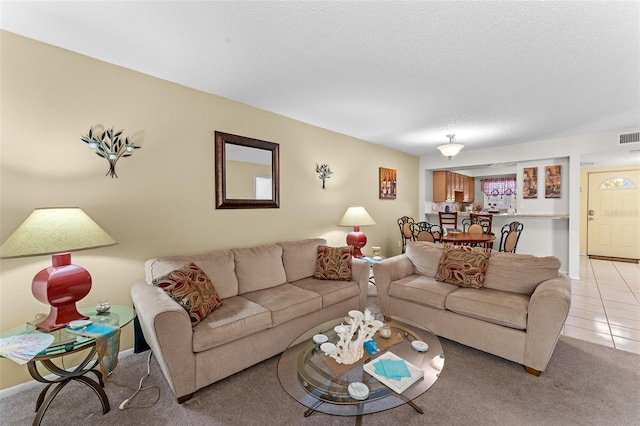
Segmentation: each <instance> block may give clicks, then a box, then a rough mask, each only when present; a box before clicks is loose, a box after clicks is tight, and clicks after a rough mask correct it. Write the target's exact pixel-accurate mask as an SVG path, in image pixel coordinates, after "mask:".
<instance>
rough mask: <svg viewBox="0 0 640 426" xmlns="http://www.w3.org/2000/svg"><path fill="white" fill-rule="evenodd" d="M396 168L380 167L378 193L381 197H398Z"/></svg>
mask: <svg viewBox="0 0 640 426" xmlns="http://www.w3.org/2000/svg"><path fill="white" fill-rule="evenodd" d="M396 178H397V176H396V170H395V169H385V168H384V167H380V176H379V182H380V183H379V191H378V194H379V196H380V198H385V199H391V200H395V199H396V190H397V181H396Z"/></svg>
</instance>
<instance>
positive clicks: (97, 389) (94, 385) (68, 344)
mask: <svg viewBox="0 0 640 426" xmlns="http://www.w3.org/2000/svg"><path fill="white" fill-rule="evenodd" d="M79 311H80V313H81V314H83V315H86V316H88V317H89V319H90V320H91V321H92V323H93V324H100V325H110V326H113V327H119V328H122V327H124V326H125V325H127V324H129V323H130V322H131V321H133V317H134V312H133V308H131V307H129V306H123V305H111V308H110V309H109V311H108V312H105V313H98V312H97V311H96V309H95V307H92V308H81V309H79ZM38 321H39V320H36V319H34V320H32V322H27V323H25V324H23V325H20V326H18V327H15V328H13V329H11V330H8V331H6V332H3V333H1V334H0V337H11V336H18V335H23V334H33V333H42V334H48V335H50V336H53V337H54V340H53V342H52V343H51V345H49V347H47V348H46V349H44V350H42V351H41V352H40V353H39V354H38V355H36V356H35V358H33V359H32V360H30V361H29V362H28V363H27V368H28V370H29V374H31V377H33V378H34V379H35V380H37V381H38V382H41V383H46V384H47V386H45V388H44V389H43V390H42V392H40V395H39V396H38V400H37V401H36V417H35V419H34V420H33V425H34V426H37V425H39V424H40V422H41V421H42V417H43V416H44V413H45V412H46V411H47V408H49V405H50V404H51V401H53V399H54V398H55V397H56V395H57V394H58V393H59V392H60V391H61V390H62V388H63V387H64V386H65V385H66V384H67V383H69V382H70V381H72V380H75V381H78V382H80V383H83V384H85V385H87V386H88V387H89V388H90V389H91V390H93V391H94V393H95V394H96V395H97V396H98V398H99V399H100V402H101V404H102V414H106V413H107V412H108V411H109V409H110V406H109V398H108V397H107V394H106V393H105V392H104V389H103V388H104V381H103V380H102V373H101V372H100V370H98V369H96V367H97V365H98V364H99V361H98V360H97V359H94V356H95V355H96V352H97V346H96V339H95V338H94V337H90V336H86V335H85V336H83V335H80V334H77V333H72V332H71V331H69V330H68V329H66V328H62V329H59V330H54V331H51V332H46V331H44V330H38V329H37V328H36V326H35V325H34V324H36V323H37V322H38ZM87 349H88V350H89V351H88V353H87V355H86V356H85V358H84V359H83V360H82V361H81V362H80V364H79V365H78V366H77V367H75V368H74V369H73V370H72V371H67V370H65V369H62V368H60V367H58V366H57V365H56V364H55V363H54V362H53V360H54V359H56V358H60V357H63V356H65V355H70V354H73V353H76V352H80V351H83V350H87ZM0 358H3V357H2V356H0ZM92 361H93V362H92ZM38 363H40V365H42V366H43V367H44V368H45V369H46V370H47V371H48V372H50V373H53V375H54V376H55V377H54V378H46V377H44V376H43V375H42V374H41V373H40V372H39V371H38ZM88 373H91V374H93V375H95V376H96V379H93V378H92V377H89V376H88ZM53 385H56V386H55V387H54V388H53V390H52V391H51V392H50V393H49V390H50V389H51V387H52V386H53Z"/></svg>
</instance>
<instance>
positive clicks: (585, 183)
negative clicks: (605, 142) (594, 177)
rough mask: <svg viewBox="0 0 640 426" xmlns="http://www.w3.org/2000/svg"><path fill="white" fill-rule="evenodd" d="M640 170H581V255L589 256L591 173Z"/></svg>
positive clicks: (619, 168) (632, 168)
mask: <svg viewBox="0 0 640 426" xmlns="http://www.w3.org/2000/svg"><path fill="white" fill-rule="evenodd" d="M623 170H636V171H638V170H640V167H610V168H594V169H581V170H580V212H581V217H580V254H587V213H588V207H587V205H588V204H587V203H588V195H589V173H597V172H615V171H623Z"/></svg>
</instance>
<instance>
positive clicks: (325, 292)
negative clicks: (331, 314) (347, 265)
mask: <svg viewBox="0 0 640 426" xmlns="http://www.w3.org/2000/svg"><path fill="white" fill-rule="evenodd" d="M291 284H293V285H295V286H296V287H300V288H302V289H304V290H308V291H312V292H314V293H318V294H319V295H320V296H322V307H323V308H326V307H327V306H331V305H335V304H336V303H339V302H342V301H343V300H347V299H350V298H352V297H358V296H359V295H360V287H359V286H358V283H356V282H355V281H327V280H317V279H315V278H303V279H301V280H298V281H295V282H292V283H291Z"/></svg>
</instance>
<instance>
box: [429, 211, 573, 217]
mask: <svg viewBox="0 0 640 426" xmlns="http://www.w3.org/2000/svg"><path fill="white" fill-rule="evenodd" d="M425 214H426V215H433V216H437V215H438V212H431V213H425ZM483 214H486V213H483ZM466 216H469V213H468V212H458V217H466ZM493 216H494V217H496V218H505V219H507V218H521V219H569V215H568V214H562V213H514V214H509V213H495V214H494V215H493Z"/></svg>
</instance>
